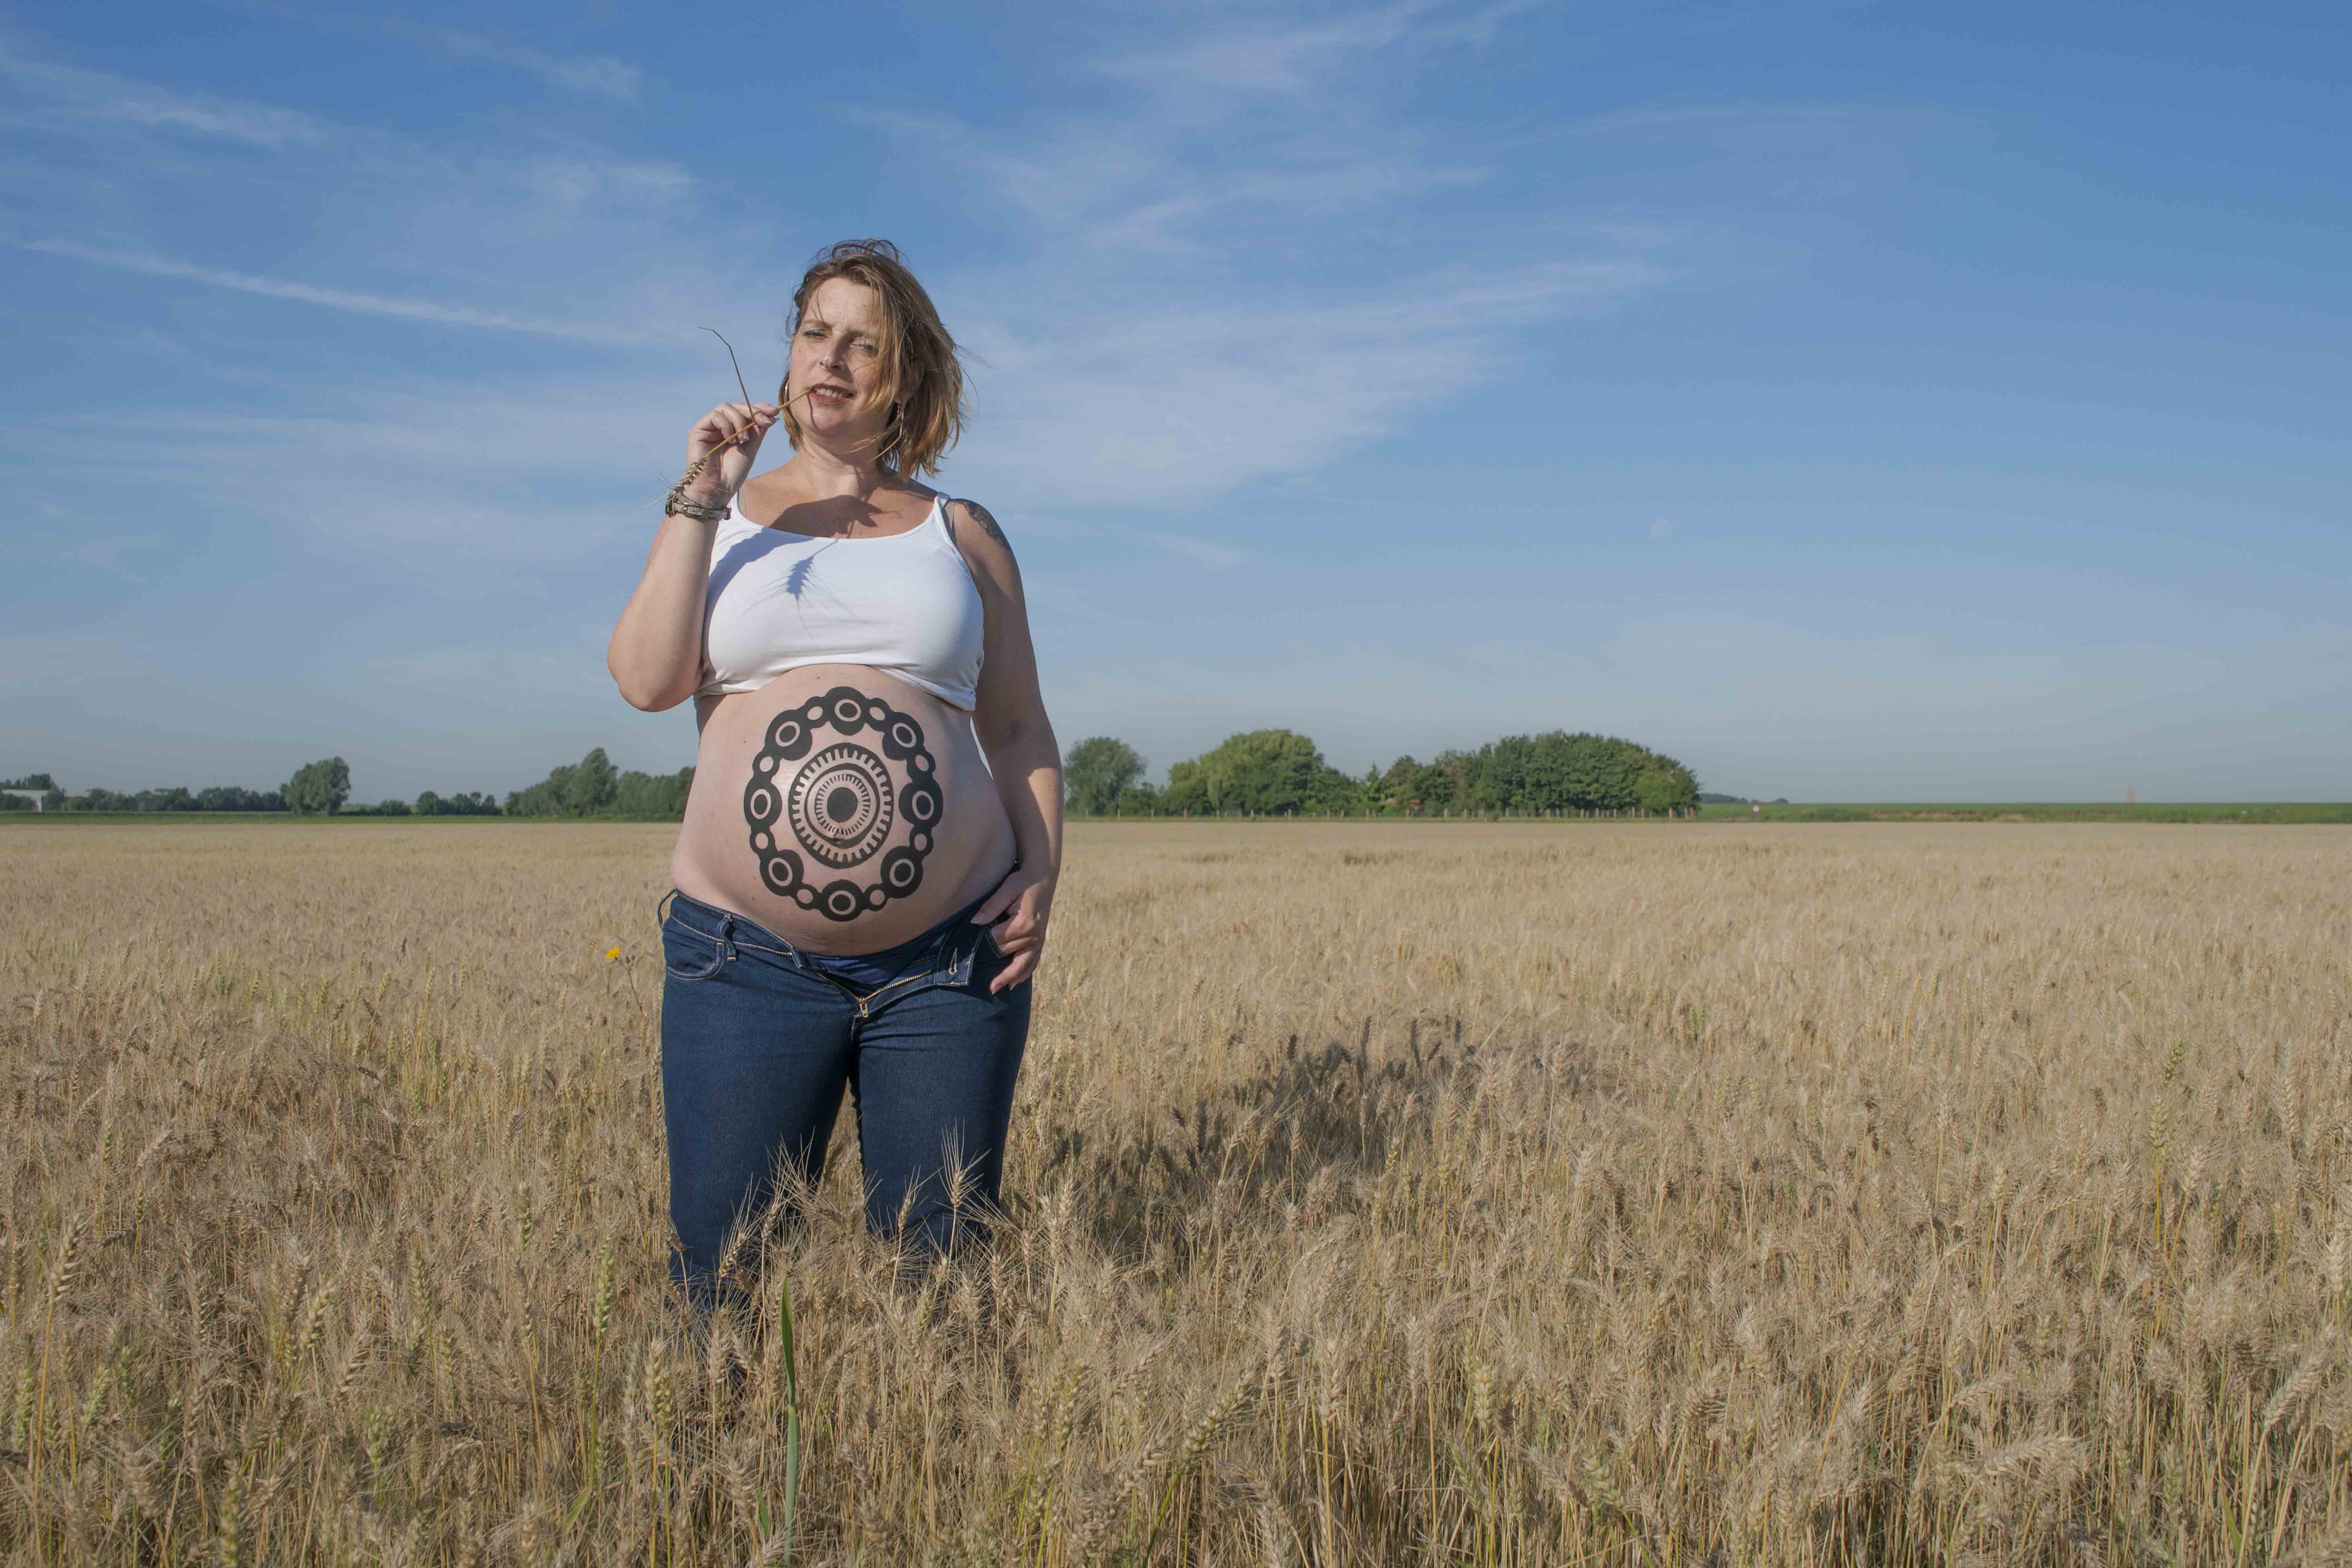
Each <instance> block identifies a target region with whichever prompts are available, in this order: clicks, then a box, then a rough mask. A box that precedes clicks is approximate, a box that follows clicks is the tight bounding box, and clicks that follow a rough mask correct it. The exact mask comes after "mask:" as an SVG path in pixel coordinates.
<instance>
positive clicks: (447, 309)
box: [13, 239, 654, 343]
mask: <svg viewBox="0 0 2352 1568" xmlns="http://www.w3.org/2000/svg"><path fill="white" fill-rule="evenodd" d="M13 243H15V244H16V245H17V246H18V247H21V248H23V249H26V250H36V251H39V252H41V253H42V254H44V255H47V256H62V257H67V258H70V259H72V260H76V261H87V262H89V263H90V264H91V265H92V266H95V267H114V268H121V269H122V270H124V271H127V272H143V273H146V274H147V275H148V276H150V277H152V278H176V279H182V280H184V281H186V282H190V283H203V284H207V285H209V286H211V287H213V288H215V289H236V290H237V291H238V292H240V293H246V294H259V295H261V296H263V297H265V298H267V299H272V300H295V301H298V302H299V303H301V304H305V305H318V306H321V307H323V308H325V309H327V310H350V311H354V312H356V313H358V314H360V315H363V316H390V317H393V318H395V319H397V320H401V321H431V322H433V323H435V324H436V325H439V326H446V327H480V328H488V329H491V330H494V331H504V332H528V333H530V334H533V335H535V336H538V337H548V338H568V339H571V340H572V341H573V342H593V343H642V342H652V341H654V338H653V337H652V336H650V335H649V334H647V333H645V332H642V331H628V330H625V329H618V328H614V327H608V326H603V325H599V324H596V323H593V322H585V321H557V320H554V319H551V318H549V317H544V316H519V315H514V314H510V313H509V312H506V311H500V310H477V309H475V308H473V307H471V306H467V305H447V304H441V303H438V302H436V301H435V300H409V299H396V298H393V297H390V296H387V295H383V294H369V293H362V292H361V291H359V290H357V289H329V288H321V287H320V286H319V285H317V284H312V283H298V282H294V281H291V280H289V279H280V278H265V277H260V276H257V275H256V274H253V273H250V272H233V271H230V270H228V269H226V268H218V267H204V266H199V265H197V264H196V263H194V262H191V261H182V260H180V259H178V258H174V257H169V256H155V255H150V254H142V253H137V252H131V251H122V250H108V249H105V248H102V247H98V246H91V245H83V244H80V243H79V242H77V241H74V240H70V239H32V240H18V241H15V242H13Z"/></svg>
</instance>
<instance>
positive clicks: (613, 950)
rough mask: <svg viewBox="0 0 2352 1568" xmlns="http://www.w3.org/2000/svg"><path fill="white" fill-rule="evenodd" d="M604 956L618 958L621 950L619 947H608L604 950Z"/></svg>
mask: <svg viewBox="0 0 2352 1568" xmlns="http://www.w3.org/2000/svg"><path fill="white" fill-rule="evenodd" d="M604 956H605V957H606V958H618V957H620V956H621V950H620V949H619V948H617V947H608V948H606V949H605V950H604Z"/></svg>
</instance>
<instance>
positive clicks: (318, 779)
mask: <svg viewBox="0 0 2352 1568" xmlns="http://www.w3.org/2000/svg"><path fill="white" fill-rule="evenodd" d="M278 794H279V795H283V796H285V797H286V805H287V807H288V809H289V810H292V811H299V812H301V813H302V814H304V815H305V816H308V815H310V814H311V813H313V812H324V813H326V814H327V815H328V816H333V815H334V814H335V813H336V812H338V811H340V810H341V809H342V805H343V802H345V801H347V800H349V799H351V798H352V768H351V764H350V763H346V762H344V761H343V759H342V758H341V757H325V758H321V759H320V761H318V762H315V763H303V764H302V766H300V767H299V768H297V769H295V770H294V776H293V777H292V778H290V779H289V780H287V781H286V787H285V788H283V789H281V790H279V791H278Z"/></svg>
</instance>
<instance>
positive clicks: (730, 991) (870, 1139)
mask: <svg viewBox="0 0 2352 1568" xmlns="http://www.w3.org/2000/svg"><path fill="white" fill-rule="evenodd" d="M668 902H669V910H668V913H667V916H666V917H665V918H664V919H663V921H662V957H663V961H664V967H665V969H666V970H667V978H666V979H665V981H664V983H663V985H662V1061H661V1067H662V1121H663V1124H664V1127H665V1130H666V1131H667V1134H668V1139H669V1215H670V1223H671V1224H672V1225H673V1226H675V1227H676V1228H677V1250H676V1252H675V1253H674V1255H673V1258H672V1267H673V1271H674V1272H675V1273H676V1275H677V1279H678V1282H679V1283H680V1284H681V1285H682V1286H684V1287H685V1289H686V1291H687V1294H688V1298H689V1299H690V1300H693V1301H695V1302H696V1303H697V1304H698V1305H708V1304H709V1302H710V1301H711V1300H713V1299H714V1290H715V1286H716V1284H717V1275H718V1271H719V1263H720V1259H721V1258H722V1257H723V1256H724V1255H725V1253H726V1249H727V1247H728V1245H729V1242H730V1237H731V1234H732V1232H733V1230H734V1227H735V1226H736V1225H737V1224H738V1223H739V1222H740V1221H741V1220H744V1219H747V1218H753V1217H755V1216H757V1215H760V1214H761V1213H762V1212H763V1211H764V1210H765V1209H766V1207H767V1205H769V1203H770V1202H771V1201H772V1199H773V1197H774V1195H775V1193H776V1188H777V1179H778V1177H779V1176H780V1175H782V1174H783V1173H786V1172H790V1173H793V1174H795V1175H796V1176H798V1177H799V1178H801V1179H804V1180H805V1181H807V1182H808V1183H809V1184H810V1185H812V1186H814V1184H816V1183H817V1182H819V1181H820V1180H822V1179H823V1177H824V1156H825V1145H826V1143H827V1142H829V1141H830V1140H831V1138H832V1136H833V1125H834V1118H835V1115H836V1114H837V1113H838V1112H839V1110H840V1109H841V1097H842V1090H843V1089H845V1088H846V1089H848V1091H849V1094H850V1097H851V1100H852V1101H853V1103H854V1104H855V1106H856V1116H857V1145H858V1152H859V1155H860V1158H861V1161H862V1163H863V1164H864V1166H865V1181H866V1223H867V1225H868V1226H870V1227H871V1228H872V1229H873V1230H874V1231H876V1232H877V1234H880V1235H882V1236H884V1237H889V1238H892V1239H895V1240H898V1241H901V1242H903V1243H906V1244H908V1245H909V1246H911V1247H915V1248H917V1249H919V1250H922V1251H926V1252H929V1253H930V1254H932V1255H934V1256H937V1255H941V1254H947V1253H950V1252H952V1251H955V1250H956V1249H958V1248H959V1247H962V1246H964V1245H966V1244H967V1243H969V1242H970V1241H971V1240H974V1239H977V1238H978V1237H979V1236H980V1235H982V1233H983V1231H984V1227H985V1225H986V1221H987V1216H988V1215H989V1214H990V1212H991V1211H992V1210H993V1209H994V1207H995V1205H996V1201H997V1192H998V1187H999V1184H1000V1183H1001V1181H1002V1179H1003V1171H1004V1135H1005V1129H1006V1126H1007V1124H1008V1123H1009V1122H1010V1121H1011V1120H1012V1115H1013V1079H1015V1078H1016V1077H1017V1076H1018V1075H1019V1073H1020V1071H1021V1053H1022V1049H1023V1047H1024V1046H1025V1045H1026V1043H1027V1041H1028V1037H1029V998H1030V986H1029V984H1028V982H1026V981H1024V982H1023V983H1022V984H1019V985H1014V986H1010V987H1008V988H1007V989H1006V990H1004V991H1003V993H1002V994H997V995H994V996H992V995H990V994H989V993H988V983H989V981H990V980H992V979H993V978H994V977H995V976H996V975H997V974H998V973H1002V972H1003V968H1004V965H1005V963H1006V962H1007V960H1006V959H1005V957H1004V955H1003V953H1002V952H999V951H998V949H997V945H996V942H995V939H994V937H993V935H992V932H991V930H990V928H988V927H985V926H978V925H973V924H971V922H970V921H956V922H955V923H954V924H952V925H950V926H949V927H948V928H946V929H944V930H942V931H940V934H939V940H938V942H936V943H935V944H931V945H929V946H928V947H927V948H925V949H924V950H921V951H920V952H919V953H918V955H917V956H916V957H915V958H914V959H912V960H911V961H910V962H909V963H908V965H907V966H906V967H905V968H904V969H903V970H901V971H900V972H899V973H898V977H897V978H896V979H893V980H890V981H888V982H886V983H884V984H878V985H876V986H873V987H871V988H866V987H859V986H854V985H852V984H849V983H847V982H845V981H841V980H836V979H835V978H833V977H831V976H829V975H826V974H824V973H821V972H819V971H818V970H817V969H816V968H815V967H814V966H813V965H811V964H810V963H807V962H806V961H805V959H804V958H803V955H802V954H801V953H800V952H798V951H797V950H795V949H794V948H793V945H792V944H791V943H790V942H786V941H784V940H783V939H782V937H779V936H776V935H774V934H772V933H771V932H770V931H767V930H765V929H764V928H762V927H761V926H758V925H755V924H753V923H752V922H751V921H748V920H745V919H744V918H743V917H742V916H741V915H738V914H730V913H729V912H728V911H727V910H720V909H714V908H713V907H711V906H710V905H709V904H705V903H701V902H698V901H697V900H693V899H690V898H688V897H687V896H686V895H685V894H683V893H672V894H671V895H670V898H669V900H668Z"/></svg>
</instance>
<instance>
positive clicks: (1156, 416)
mask: <svg viewBox="0 0 2352 1568" xmlns="http://www.w3.org/2000/svg"><path fill="white" fill-rule="evenodd" d="M1671 276H1672V273H1671V272H1670V270H1669V269H1668V268H1664V267H1663V266H1661V265H1659V264H1658V263H1655V262H1653V261H1650V260H1647V259H1643V258H1615V257H1611V258H1594V259H1590V260H1569V259H1562V260H1558V261H1550V262H1541V263H1535V264H1531V265H1526V266H1521V267H1517V268H1511V269H1509V270H1507V271H1497V272H1494V273H1490V274H1486V275H1463V274H1459V273H1451V274H1449V273H1440V274H1434V275H1423V276H1418V277H1412V278H1407V279H1398V280H1395V281H1393V282H1391V283H1389V284H1387V285H1385V286H1382V287H1381V288H1380V289H1378V290H1377V291H1376V292H1366V293H1364V294H1363V295H1362V296H1361V297H1360V298H1359V299H1357V300H1352V301H1347V302H1339V303H1327V304H1323V305H1319V306H1306V305H1291V304H1288V303H1286V301H1284V300H1281V299H1280V298H1279V297H1276V298H1272V299H1268V300H1265V301H1264V302H1260V303H1255V304H1248V305H1244V304H1241V303H1217V302H1213V301H1202V302H1200V303H1198V304H1191V305H1183V306H1178V305H1169V306H1164V307H1162V308H1160V309H1158V310H1148V311H1137V310H1119V309H1117V308H1110V307H1105V308H1101V309H1099V310H1097V311H1096V312H1095V313H1093V314H1090V315H1088V316H1087V317H1085V318H1083V319H1080V320H1076V321H1073V320H1070V319H1069V318H1068V317H1066V315H1063V314H1061V313H1059V312H1058V311H1057V313H1056V314H1055V317H1054V319H1053V320H1051V321H1045V320H1032V321H1024V320H1021V319H1018V318H1013V317H1010V316H1008V315H1005V314H1002V313H1000V314H998V315H996V316H994V317H993V318H992V319H989V320H987V321H986V323H985V325H984V327H983V329H982V331H981V332H980V333H979V334H978V347H979V349H980V352H981V355H982V359H983V360H984V361H985V362H986V368H985V369H984V370H983V371H982V372H981V374H979V375H978V376H977V377H976V378H975V379H976V383H977V385H978V387H979V389H980V394H981V396H982V399H983V405H982V406H983V408H984V409H985V410H987V415H986V417H985V419H984V421H983V423H982V426H981V427H980V429H979V430H978V431H976V432H975V434H974V437H973V438H972V439H971V442H970V443H969V446H970V448H971V450H970V452H969V454H968V455H967V459H966V460H967V461H969V462H971V464H972V465H974V466H975V467H978V468H982V470H983V471H984V472H985V473H986V475H987V477H988V479H990V480H992V481H994V482H997V483H1000V484H1003V485H1004V486H1006V487H1007V488H1009V489H1011V490H1012V491H1013V499H1015V500H1019V501H1021V502H1023V503H1025V504H1029V505H1033V506H1035V505H1046V504H1059V505H1064V506H1072V507H1097V506H1104V505H1112V506H1140V507H1147V508H1181V507H1192V506H1198V505H1202V504H1204V503H1206V502H1208V501H1211V500H1217V499H1219V498H1222V497H1224V496H1226V495H1229V494H1230V493H1231V492H1233V491H1234V489H1239V488H1241V487H1243V486H1246V485H1249V484H1253V483H1255V482H1258V481H1261V480H1265V479H1271V478H1276V477H1279V476H1291V475H1297V474H1302V473H1307V472H1310V471H1312V470H1314V469H1317V468H1322V467H1325V466H1327V465H1328V464H1330V463H1333V462H1336V461H1338V460H1339V459H1340V458H1343V457H1344V456H1345V455H1346V453H1347V452H1348V451H1349V450H1350V449H1351V448H1353V447H1358V446H1360V445H1361V444H1362V443H1364V442H1366V441H1370V440H1373V439H1377V438H1380V437H1384V436H1389V435H1391V434H1395V433H1399V432H1401V431H1403V430H1405V429H1407V428H1409V427H1410V426H1411V425H1412V423H1413V422H1414V420H1415V419H1416V418H1417V417H1418V416H1422V415H1424V414H1426V413H1427V412H1429V411H1430V410H1432V409H1433V408H1434V407H1437V406H1442V405H1448V404H1450V403H1451V402H1453V401H1454V399H1456V398H1459V397H1461V396H1464V395H1475V393H1476V391H1477V389H1478V388H1479V387H1481V386H1482V385H1487V384H1495V383H1496V382H1497V381H1498V379H1500V378H1501V377H1503V376H1504V375H1505V374H1506V373H1507V367H1508V366H1510V365H1511V364H1512V363H1513V362H1514V360H1515V357H1516V350H1515V348H1514V346H1513V343H1514V339H1515V336H1516V335H1517V333H1518V332H1520V331H1523V330H1524V329H1525V328H1527V327H1528V326H1529V325H1531V324H1535V323H1539V322H1543V321H1556V320H1559V319H1562V318H1565V317H1569V316H1572V315H1575V314H1579V313H1589V312H1591V311H1595V310H1605V309H1607V308H1609V307H1611V306H1612V305H1614V304H1616V303H1618V302H1620V301H1622V300H1624V299H1626V298H1628V297H1630V296H1632V295H1633V294H1636V293H1639V292H1641V291H1643V290H1645V289H1653V288H1655V287H1657V286H1659V285H1660V284H1661V283H1663V282H1664V281H1665V280H1666V279H1668V278H1670V277H1671ZM1326 297H1327V298H1328V295H1327V296H1326ZM1062 303H1063V301H1062V300H1055V304H1056V305H1057V306H1059V305H1061V304H1062ZM1040 475H1049V476H1051V479H1050V483H1051V486H1052V489H1051V492H1050V494H1048V493H1037V494H1034V495H1033V494H1023V493H1021V492H1023V491H1024V490H1027V489H1029V488H1030V487H1032V486H1034V485H1035V484H1036V482H1037V480H1036V477H1037V476H1040ZM999 493H1003V492H999Z"/></svg>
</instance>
